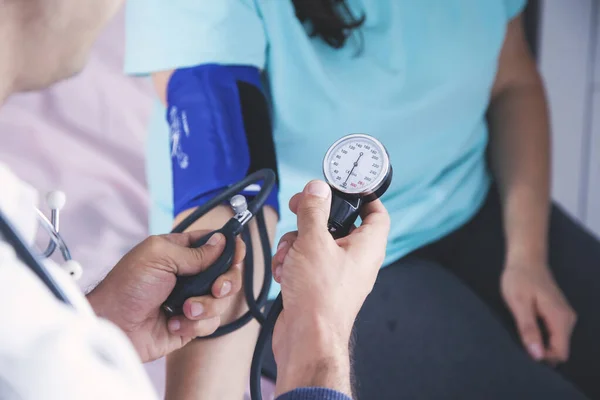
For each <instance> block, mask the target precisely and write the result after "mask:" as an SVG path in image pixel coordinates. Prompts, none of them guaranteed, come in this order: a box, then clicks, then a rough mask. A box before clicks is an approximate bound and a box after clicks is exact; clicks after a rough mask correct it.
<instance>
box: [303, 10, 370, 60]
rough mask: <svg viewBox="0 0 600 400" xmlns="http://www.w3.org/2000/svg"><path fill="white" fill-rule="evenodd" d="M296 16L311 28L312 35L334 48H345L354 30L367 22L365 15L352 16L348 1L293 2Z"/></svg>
mask: <svg viewBox="0 0 600 400" xmlns="http://www.w3.org/2000/svg"><path fill="white" fill-rule="evenodd" d="M292 2H293V3H294V7H295V8H296V16H297V17H298V19H299V20H300V21H301V22H307V23H309V26H310V29H311V31H310V35H311V36H313V37H319V38H321V39H322V40H323V41H325V43H327V44H328V45H330V46H331V47H333V48H336V49H340V48H342V47H344V45H345V44H346V41H347V40H348V38H349V37H350V36H352V33H353V31H354V30H356V29H358V28H360V27H361V26H362V24H363V23H364V22H365V15H364V14H363V15H361V16H360V17H359V18H357V17H355V16H354V15H352V11H350V7H349V6H348V4H346V0H292Z"/></svg>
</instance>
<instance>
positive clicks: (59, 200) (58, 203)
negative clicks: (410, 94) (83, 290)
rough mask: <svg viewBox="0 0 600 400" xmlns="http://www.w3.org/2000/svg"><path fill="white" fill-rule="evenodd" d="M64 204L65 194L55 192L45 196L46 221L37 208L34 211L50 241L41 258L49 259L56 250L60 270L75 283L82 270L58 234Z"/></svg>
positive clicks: (65, 200)
mask: <svg viewBox="0 0 600 400" xmlns="http://www.w3.org/2000/svg"><path fill="white" fill-rule="evenodd" d="M66 202H67V197H66V195H65V193H64V192H61V191H59V190H55V191H52V192H49V193H48V194H47V195H46V204H47V205H48V208H50V219H48V217H46V216H45V215H44V213H43V212H42V211H41V210H40V209H39V208H36V209H35V211H36V214H37V219H38V222H39V223H40V225H41V226H42V228H44V230H45V231H46V232H47V233H48V235H49V236H50V241H49V242H48V246H46V249H45V250H44V251H43V252H42V257H44V258H50V257H51V256H52V254H54V252H55V251H56V249H57V248H58V250H59V251H60V253H61V254H62V258H63V260H64V262H63V263H62V265H61V267H62V269H63V270H64V271H65V272H66V273H67V274H69V275H70V276H71V277H72V278H73V279H74V280H76V281H77V280H79V279H80V278H81V275H83V268H82V267H81V264H79V263H78V262H77V261H75V260H73V258H72V257H71V252H70V251H69V247H68V246H67V244H66V243H65V241H64V240H63V238H62V236H61V234H60V232H59V230H60V211H61V210H62V209H63V207H64V206H65V203H66Z"/></svg>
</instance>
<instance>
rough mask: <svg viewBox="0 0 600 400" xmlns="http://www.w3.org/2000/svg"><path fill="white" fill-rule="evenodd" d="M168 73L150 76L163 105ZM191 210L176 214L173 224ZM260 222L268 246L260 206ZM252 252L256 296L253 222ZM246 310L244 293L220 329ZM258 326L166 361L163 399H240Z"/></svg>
mask: <svg viewBox="0 0 600 400" xmlns="http://www.w3.org/2000/svg"><path fill="white" fill-rule="evenodd" d="M171 74H172V72H161V73H157V74H154V76H153V81H154V84H155V87H156V90H157V93H158V95H159V97H160V98H161V99H162V101H163V103H166V87H167V84H168V82H169V78H170V76H171ZM190 212H191V211H190V210H188V211H184V212H182V213H180V214H179V215H178V216H177V217H176V219H175V224H177V223H179V222H180V221H182V220H183V219H184V218H185V217H186V216H187V215H188V214H189V213H190ZM264 212H265V219H266V223H267V228H268V232H269V238H270V241H271V244H272V242H273V240H274V232H275V227H276V224H277V214H276V212H275V211H274V210H273V209H272V208H270V207H265V210H264ZM232 215H233V213H232V211H231V210H230V208H229V207H227V206H220V207H218V208H216V209H214V210H213V211H211V212H209V213H208V214H207V215H206V216H204V217H203V218H201V219H200V220H198V221H196V222H195V223H194V224H193V225H192V226H191V227H190V228H189V230H196V229H217V228H220V227H222V226H223V224H224V223H225V222H226V221H227V220H228V219H229V218H231V217H232ZM250 229H251V233H252V246H253V248H254V252H253V254H254V265H255V274H254V287H255V296H257V295H258V291H259V290H260V287H261V285H262V279H263V274H264V262H263V257H262V252H261V251H260V248H261V247H260V240H259V236H258V230H257V227H256V223H255V222H254V221H253V222H251V224H250ZM247 310H248V307H247V305H246V301H245V299H244V293H243V291H240V293H239V295H237V296H235V298H234V299H233V301H232V306H231V309H230V312H229V313H226V314H224V316H223V317H222V320H221V325H224V324H226V323H228V322H231V321H233V320H235V319H237V318H238V317H239V316H241V315H242V314H244V313H245V312H246V311H247ZM258 329H259V325H258V323H257V322H256V321H255V320H253V321H251V322H250V323H248V324H247V325H246V326H244V327H243V328H241V329H239V330H238V331H236V332H233V333H231V334H228V335H225V336H222V337H219V338H215V339H208V340H196V341H193V342H192V343H190V344H188V345H186V346H185V347H184V348H182V349H181V350H179V351H177V352H175V353H173V354H171V355H170V356H169V357H168V358H167V390H166V398H167V399H195V400H196V399H211V400H212V399H242V398H243V396H244V391H245V389H246V386H247V382H248V376H249V371H250V363H251V359H252V354H253V351H254V345H255V343H256V339H257V336H258Z"/></svg>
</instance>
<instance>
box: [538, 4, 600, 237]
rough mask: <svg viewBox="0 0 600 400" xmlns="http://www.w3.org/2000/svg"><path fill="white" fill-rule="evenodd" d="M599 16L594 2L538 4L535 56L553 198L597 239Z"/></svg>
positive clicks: (599, 211) (599, 212)
mask: <svg viewBox="0 0 600 400" xmlns="http://www.w3.org/2000/svg"><path fill="white" fill-rule="evenodd" d="M599 16H600V3H599V2H598V1H596V0H568V1H564V0H542V2H541V25H540V32H539V33H540V49H539V50H540V51H539V57H540V70H541V73H542V76H543V77H544V80H545V82H546V87H547V92H548V100H549V103H550V111H551V120H552V121H551V122H552V130H553V132H552V139H553V150H552V158H553V165H552V172H553V182H552V183H553V196H554V198H555V199H556V200H557V201H558V202H559V203H560V204H561V205H563V206H564V207H565V208H566V209H567V211H569V212H570V213H571V214H572V215H574V216H575V217H576V218H577V219H579V220H580V221H582V222H583V223H585V224H586V225H587V226H588V227H590V228H591V229H592V230H594V231H595V232H596V234H598V235H599V236H600V24H598V21H600V18H599ZM596 58H598V60H596Z"/></svg>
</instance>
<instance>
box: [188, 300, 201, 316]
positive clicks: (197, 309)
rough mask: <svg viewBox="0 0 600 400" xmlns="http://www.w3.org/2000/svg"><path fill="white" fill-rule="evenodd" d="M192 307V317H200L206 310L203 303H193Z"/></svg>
mask: <svg viewBox="0 0 600 400" xmlns="http://www.w3.org/2000/svg"><path fill="white" fill-rule="evenodd" d="M191 309H192V310H191V311H192V317H199V316H200V315H202V313H203V312H204V306H203V305H202V303H192V307H191Z"/></svg>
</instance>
